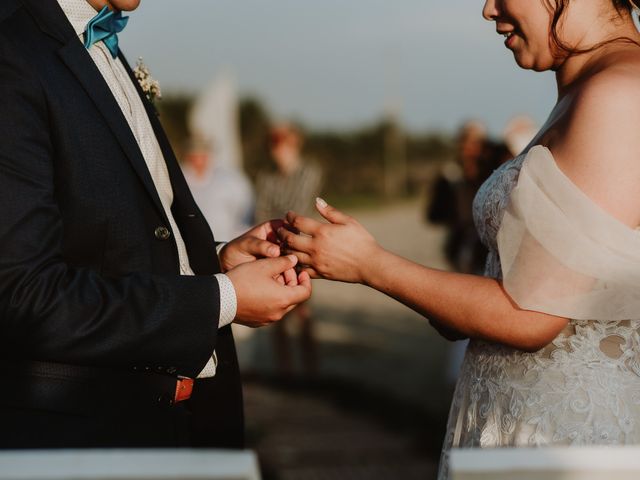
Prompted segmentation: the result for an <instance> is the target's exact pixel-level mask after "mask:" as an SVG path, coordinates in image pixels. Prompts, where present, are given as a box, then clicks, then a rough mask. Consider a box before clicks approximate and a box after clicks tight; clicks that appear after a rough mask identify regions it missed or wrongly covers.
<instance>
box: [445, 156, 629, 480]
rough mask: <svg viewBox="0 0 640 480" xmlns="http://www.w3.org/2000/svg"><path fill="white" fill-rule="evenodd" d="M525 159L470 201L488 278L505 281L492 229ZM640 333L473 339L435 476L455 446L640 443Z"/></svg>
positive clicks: (599, 324)
mask: <svg viewBox="0 0 640 480" xmlns="http://www.w3.org/2000/svg"><path fill="white" fill-rule="evenodd" d="M534 148H541V147H534ZM525 158H526V155H524V154H523V155H521V156H519V157H517V158H515V159H514V160H511V161H510V162H507V163H505V164H504V165H502V166H501V167H500V168H499V169H497V170H496V171H495V172H494V173H493V175H492V176H491V177H490V178H489V179H488V180H487V182H486V183H485V184H484V185H483V186H482V188H481V189H480V191H479V192H478V194H477V196H476V199H475V202H474V218H475V221H476V225H477V228H478V230H479V233H480V236H481V238H482V239H483V242H484V243H485V244H486V245H487V246H488V247H489V250H490V253H489V256H488V259H487V266H486V275H487V276H490V277H493V278H496V279H501V278H502V271H501V262H500V258H499V257H500V256H499V253H498V242H497V236H498V231H499V229H500V225H501V222H502V218H503V216H504V212H505V209H506V208H507V205H508V204H509V199H510V196H511V193H512V191H513V189H514V187H515V186H516V184H517V183H518V178H519V176H520V172H521V169H522V166H523V162H524V160H525ZM630 231H632V230H630ZM566 241H567V242H571V241H572V239H571V238H568V239H567V240H566ZM639 318H640V317H639ZM639 332H640V320H618V321H588V320H571V321H570V322H569V324H568V326H567V327H566V328H565V330H564V331H563V332H561V333H560V335H559V336H558V337H557V338H556V339H555V340H554V341H553V342H552V343H551V344H550V345H548V346H547V347H545V348H544V349H542V350H541V351H538V352H535V353H526V352H522V351H519V350H515V349H513V348H509V347H506V346H501V345H497V344H491V343H487V342H483V341H478V340H472V341H471V342H470V344H469V347H468V349H467V352H466V355H465V359H464V363H463V366H462V370H461V373H460V377H459V380H458V383H457V386H456V390H455V393H454V397H453V403H452V405H451V411H450V415H449V421H448V426H447V433H446V437H445V440H444V447H443V452H442V459H441V464H440V472H439V476H438V478H439V479H440V480H445V479H448V478H449V471H448V470H449V468H448V467H449V465H448V464H449V462H448V461H449V453H450V450H451V449H452V448H457V447H461V448H497V447H533V446H535V447H538V446H548V445H593V444H605V445H606V444H630V443H640V425H638V423H639V422H640V336H639Z"/></svg>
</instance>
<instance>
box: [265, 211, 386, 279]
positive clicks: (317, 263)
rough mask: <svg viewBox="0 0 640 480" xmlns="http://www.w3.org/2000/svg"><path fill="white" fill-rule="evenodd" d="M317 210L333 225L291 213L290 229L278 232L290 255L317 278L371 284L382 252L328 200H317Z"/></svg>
mask: <svg viewBox="0 0 640 480" xmlns="http://www.w3.org/2000/svg"><path fill="white" fill-rule="evenodd" d="M316 208H317V210H318V212H319V213H320V215H322V216H323V217H324V218H325V219H327V220H328V221H329V223H324V222H318V221H316V220H313V219H310V218H307V217H303V216H300V215H297V214H296V213H294V212H289V213H287V222H288V224H289V228H284V227H283V228H280V229H279V230H278V236H279V237H280V240H281V241H282V242H283V243H284V244H285V245H286V248H285V251H286V253H292V254H293V255H296V256H297V257H298V259H299V261H300V264H302V265H307V266H308V267H309V268H308V272H309V273H310V274H311V276H312V277H314V278H326V279H329V280H339V281H342V282H351V283H367V278H369V271H370V267H371V265H372V262H373V260H375V257H376V255H377V254H378V253H380V252H381V250H382V248H381V247H380V246H379V245H378V243H377V242H376V240H375V239H374V238H373V236H372V235H371V234H370V233H369V232H368V231H367V230H366V229H365V228H364V227H363V226H362V225H360V223H358V222H357V221H356V220H355V219H353V218H351V217H350V216H348V215H345V214H344V213H342V212H340V211H339V210H336V209H335V208H333V207H331V206H329V205H327V203H326V202H325V201H324V200H322V199H317V200H316ZM291 230H293V231H291ZM298 232H299V233H298Z"/></svg>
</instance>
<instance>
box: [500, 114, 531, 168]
mask: <svg viewBox="0 0 640 480" xmlns="http://www.w3.org/2000/svg"><path fill="white" fill-rule="evenodd" d="M537 131H538V127H537V125H536V122H535V121H534V120H533V119H532V118H531V117H530V116H528V115H517V116H515V117H513V118H512V119H511V120H509V121H508V122H507V125H506V126H505V127H504V131H503V132H502V138H503V139H504V144H505V146H506V147H507V149H508V153H509V155H510V157H511V158H513V157H515V156H516V155H520V153H521V152H522V151H523V150H524V149H525V148H526V147H527V145H529V142H531V140H533V137H535V135H536V132H537ZM507 160H508V159H507Z"/></svg>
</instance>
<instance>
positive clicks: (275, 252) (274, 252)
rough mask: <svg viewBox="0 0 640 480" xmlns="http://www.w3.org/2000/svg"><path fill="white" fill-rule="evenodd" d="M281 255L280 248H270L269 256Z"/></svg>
mask: <svg viewBox="0 0 640 480" xmlns="http://www.w3.org/2000/svg"><path fill="white" fill-rule="evenodd" d="M279 254H280V249H279V248H278V247H269V255H273V256H274V257H275V256H276V255H279Z"/></svg>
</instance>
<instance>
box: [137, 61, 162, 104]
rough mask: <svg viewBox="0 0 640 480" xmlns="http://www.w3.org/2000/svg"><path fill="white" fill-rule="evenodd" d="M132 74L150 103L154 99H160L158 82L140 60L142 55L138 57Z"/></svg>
mask: <svg viewBox="0 0 640 480" xmlns="http://www.w3.org/2000/svg"><path fill="white" fill-rule="evenodd" d="M133 74H134V75H135V77H136V80H138V83H139V84H140V87H141V88H142V91H143V92H144V94H145V96H146V97H147V99H148V100H149V101H150V102H151V103H155V101H156V100H161V99H162V92H161V91H160V84H159V83H158V81H157V80H155V79H154V78H153V77H152V76H151V74H150V73H149V69H148V68H147V66H146V65H145V64H144V62H143V61H142V57H140V58H138V62H137V63H136V68H135V69H134V70H133Z"/></svg>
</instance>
